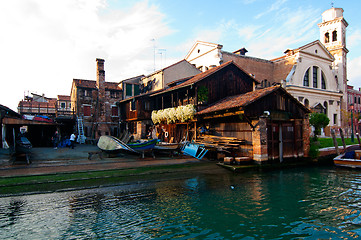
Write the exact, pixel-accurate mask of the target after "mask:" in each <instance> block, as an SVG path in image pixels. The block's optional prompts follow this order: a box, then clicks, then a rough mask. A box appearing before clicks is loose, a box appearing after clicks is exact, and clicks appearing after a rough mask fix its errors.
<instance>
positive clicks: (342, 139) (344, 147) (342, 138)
mask: <svg viewBox="0 0 361 240" xmlns="http://www.w3.org/2000/svg"><path fill="white" fill-rule="evenodd" d="M340 135H341V141H342V145H343V150H344V151H346V143H345V138H344V137H343V131H342V128H340Z"/></svg>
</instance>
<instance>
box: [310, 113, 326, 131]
mask: <svg viewBox="0 0 361 240" xmlns="http://www.w3.org/2000/svg"><path fill="white" fill-rule="evenodd" d="M329 123H330V119H329V118H328V117H327V116H326V114H324V113H311V115H310V124H311V125H312V126H313V127H314V128H315V136H317V135H319V134H320V133H321V128H325V127H326V126H327V125H328V124H329Z"/></svg>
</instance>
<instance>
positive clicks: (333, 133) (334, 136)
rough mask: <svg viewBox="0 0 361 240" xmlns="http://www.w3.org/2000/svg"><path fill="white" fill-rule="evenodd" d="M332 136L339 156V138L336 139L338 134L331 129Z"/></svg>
mask: <svg viewBox="0 0 361 240" xmlns="http://www.w3.org/2000/svg"><path fill="white" fill-rule="evenodd" d="M331 136H332V139H333V145H335V149H336V154H337V156H338V155H340V150H339V149H338V144H337V140H336V135H335V130H334V129H331Z"/></svg>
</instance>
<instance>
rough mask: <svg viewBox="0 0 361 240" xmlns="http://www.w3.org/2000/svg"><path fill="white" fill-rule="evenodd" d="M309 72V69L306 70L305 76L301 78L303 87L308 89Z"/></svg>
mask: <svg viewBox="0 0 361 240" xmlns="http://www.w3.org/2000/svg"><path fill="white" fill-rule="evenodd" d="M309 70H310V69H307V71H306V73H305V76H304V77H303V86H306V87H308V86H309V85H310V84H309Z"/></svg>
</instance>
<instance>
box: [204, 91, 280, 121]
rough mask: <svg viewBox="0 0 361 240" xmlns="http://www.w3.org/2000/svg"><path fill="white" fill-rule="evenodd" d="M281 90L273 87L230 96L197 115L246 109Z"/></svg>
mask: <svg viewBox="0 0 361 240" xmlns="http://www.w3.org/2000/svg"><path fill="white" fill-rule="evenodd" d="M279 88H281V87H280V86H272V87H268V88H263V89H259V90H255V91H252V92H248V93H245V94H240V95H235V96H230V97H227V98H224V99H222V100H220V101H218V102H216V103H214V104H213V105H211V106H209V107H208V108H206V109H203V110H202V111H200V112H198V113H197V114H199V115H201V114H206V113H211V112H215V111H222V110H226V109H231V108H237V107H244V106H247V105H249V104H250V103H252V102H254V101H256V100H258V99H260V98H261V97H263V96H266V95H268V94H269V93H271V92H273V91H275V90H277V89H279Z"/></svg>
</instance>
